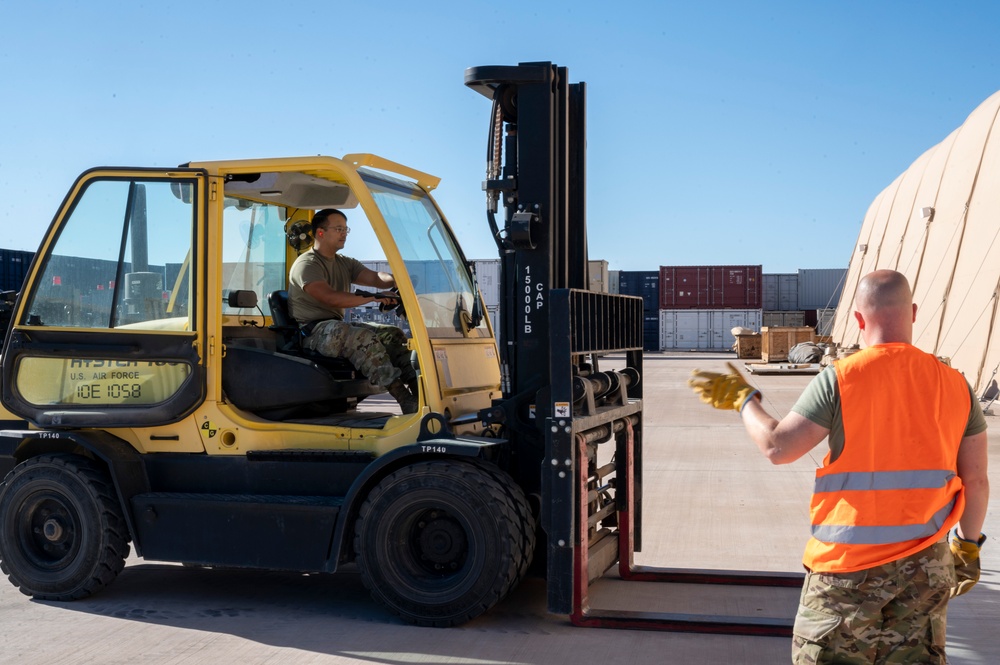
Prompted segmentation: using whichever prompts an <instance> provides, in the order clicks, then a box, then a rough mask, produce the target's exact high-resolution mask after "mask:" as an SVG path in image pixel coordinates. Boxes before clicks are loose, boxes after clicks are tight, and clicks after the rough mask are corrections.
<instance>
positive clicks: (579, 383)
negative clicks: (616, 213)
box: [0, 63, 801, 635]
mask: <svg viewBox="0 0 1000 665" xmlns="http://www.w3.org/2000/svg"><path fill="white" fill-rule="evenodd" d="M466 84H467V85H468V86H469V87H471V88H473V89H474V90H476V91H478V92H480V93H482V94H484V95H486V96H487V97H489V99H490V100H491V101H492V104H493V110H492V113H491V121H490V134H489V142H488V163H489V172H488V173H487V178H486V181H485V183H484V189H485V190H486V192H487V202H488V222H489V226H490V232H491V233H492V235H493V237H494V238H495V239H496V243H497V248H498V253H499V255H500V257H501V266H502V267H501V300H502V307H501V312H500V323H499V328H500V330H499V331H497V334H496V335H495V334H494V332H495V331H493V330H492V328H491V325H490V323H489V318H488V317H487V316H485V313H486V312H485V307H484V305H483V300H482V298H481V296H480V294H479V292H478V289H477V285H476V279H475V275H474V274H473V272H472V270H471V267H470V266H471V264H470V262H469V261H468V260H467V259H466V257H465V256H464V255H463V253H462V251H461V248H460V246H459V243H458V241H457V239H456V238H455V235H454V233H453V232H452V230H451V228H450V227H449V225H448V223H447V222H446V220H445V218H444V215H443V213H442V212H441V211H440V209H439V208H438V206H437V204H436V203H435V201H434V200H433V198H432V197H431V191H432V190H433V189H434V188H435V187H436V186H437V184H438V179H437V178H435V177H433V176H430V175H427V174H426V173H423V172H420V171H417V170H415V169H412V168H409V167H406V166H403V165H400V164H397V163H394V162H392V161H389V160H387V159H383V158H381V157H377V156H374V155H369V154H353V155H347V156H344V157H343V158H340V159H337V158H333V157H301V158H279V159H253V160H234V161H214V162H191V163H187V164H183V165H181V166H179V167H176V168H95V169H92V170H89V171H87V172H85V173H84V174H82V175H81V176H80V177H79V179H78V180H77V181H76V183H75V184H74V185H73V187H72V188H71V189H70V191H69V193H68V194H67V196H66V198H65V200H64V201H63V203H62V205H61V206H60V207H59V209H58V211H57V212H56V215H55V217H54V219H53V221H52V223H51V226H50V227H49V230H48V232H47V233H46V234H45V237H44V239H43V240H42V243H41V245H40V247H39V249H38V252H37V253H36V255H35V259H34V262H33V264H32V266H31V269H30V271H29V274H28V276H27V278H26V280H25V283H24V286H23V288H22V290H21V291H20V293H19V294H17V295H16V298H15V297H13V294H7V296H6V298H5V301H4V304H3V305H2V306H0V316H4V317H6V318H7V319H9V323H8V325H7V326H6V336H5V338H4V340H3V349H2V402H3V406H4V408H5V409H6V410H7V411H8V412H9V413H8V414H7V415H6V416H5V417H4V419H3V430H2V431H0V477H3V478H4V480H3V482H2V484H0V569H2V571H3V573H5V574H6V575H7V577H8V578H9V580H10V581H11V583H13V584H14V585H15V586H17V587H18V588H20V590H21V591H22V592H24V593H25V594H27V595H30V596H33V597H35V598H39V599H49V600H72V599H78V598H83V597H86V596H88V595H90V594H93V593H95V592H97V591H99V590H100V589H102V588H103V587H104V586H106V585H107V584H109V583H110V582H111V581H112V580H113V579H114V578H115V576H116V575H117V574H118V573H119V572H120V571H121V569H122V567H123V566H124V562H125V558H126V557H127V556H128V554H129V552H130V544H131V547H132V548H134V550H135V553H136V554H137V555H138V556H141V557H143V558H145V559H149V560H158V561H175V562H183V563H186V564H194V565H204V566H237V567H249V568H261V569H274V570H290V571H303V572H334V571H336V570H337V569H338V568H339V567H340V566H342V565H344V564H347V563H351V562H355V563H356V564H357V566H358V568H359V569H360V572H361V575H362V578H363V580H364V582H365V585H366V586H367V587H368V588H369V590H370V591H371V593H372V595H373V596H374V597H375V599H377V600H378V601H379V602H380V603H382V604H383V605H385V606H386V607H387V608H388V609H389V610H390V611H391V612H393V613H394V614H396V615H398V616H400V617H401V618H403V619H404V620H406V621H408V622H411V623H415V624H418V625H428V626H451V625H457V624H461V623H463V622H466V621H468V620H470V619H472V618H474V617H476V616H478V615H479V614H481V613H483V612H485V611H487V610H489V609H490V608H491V607H493V606H494V605H495V604H496V603H498V602H499V601H500V600H502V599H503V598H504V597H505V596H506V595H507V594H508V593H509V592H510V591H511V589H513V588H514V587H515V586H516V585H517V583H518V582H519V581H520V580H521V579H522V578H523V577H524V576H525V574H526V573H527V571H528V569H529V567H530V566H531V564H532V560H533V559H537V564H538V565H537V566H536V568H538V569H539V570H542V571H543V572H544V574H545V575H546V577H547V581H548V589H549V592H548V593H549V609H550V610H551V611H553V612H560V613H565V614H569V615H571V616H572V617H573V620H574V621H575V622H577V623H580V624H583V625H609V626H610V625H618V626H625V627H660V628H663V627H666V628H669V629H681V630H705V631H710V632H745V633H750V634H772V635H777V634H788V632H789V628H790V625H789V622H786V621H778V620H773V621H772V620H754V619H747V620H741V619H738V618H734V617H707V618H701V619H696V620H694V621H692V620H691V619H690V618H689V617H686V616H685V617H676V616H659V617H655V618H651V617H649V616H645V615H641V616H640V615H636V616H631V615H627V613H626V615H625V616H622V615H621V613H618V614H615V613H601V612H595V611H594V610H593V609H592V608H589V606H588V602H587V587H588V584H589V583H590V582H591V581H593V580H595V579H596V578H598V577H600V576H601V575H603V574H604V573H605V572H606V571H607V570H608V569H609V568H612V567H613V566H614V565H615V564H616V563H618V564H619V570H620V573H621V574H622V576H623V577H627V578H632V579H639V578H644V577H645V578H657V576H658V575H661V574H660V573H655V572H653V571H648V570H641V569H637V568H635V567H634V566H632V553H633V552H634V551H635V550H638V549H639V547H640V544H641V538H640V536H641V532H640V525H641V507H642V503H641V484H642V475H641V458H642V454H641V451H642V417H641V416H642V400H641V397H642V393H641V375H642V342H643V340H642V301H641V300H640V299H638V298H631V297H626V296H618V295H611V294H603V293H591V292H588V291H586V290H585V289H586V286H587V283H588V281H587V245H586V224H585V206H584V182H585V172H584V166H585V160H584V86H583V84H571V83H569V80H568V75H567V72H566V70H565V69H564V68H560V67H556V66H553V65H551V64H550V63H527V64H522V65H518V66H511V67H478V68H473V69H470V70H468V71H467V72H466ZM501 203H502V204H503V209H504V210H503V213H502V214H501V213H500V211H499V204H501ZM322 208H338V209H341V210H345V211H346V212H347V213H348V215H349V216H350V217H351V224H352V225H354V226H355V227H357V226H359V225H366V226H368V227H370V229H371V233H372V234H373V236H374V237H375V238H377V240H378V242H379V244H380V245H381V248H382V251H383V252H384V255H385V258H386V260H387V261H388V263H389V266H390V267H391V271H392V273H393V274H394V276H395V280H396V284H397V287H398V291H399V294H398V296H399V301H400V303H401V304H400V306H399V312H400V314H402V315H403V316H405V322H406V324H407V327H408V330H409V335H410V341H409V348H410V350H411V352H412V362H413V364H414V368H415V369H416V371H417V374H418V384H419V409H418V411H417V412H416V413H413V414H402V413H400V412H399V410H398V409H396V408H394V407H393V408H389V407H380V406H379V404H384V403H385V402H384V401H383V402H379V403H376V402H378V397H377V393H378V391H379V389H378V388H376V387H375V386H373V385H372V384H371V383H370V382H369V381H368V380H367V378H365V377H364V376H362V375H361V374H360V373H359V372H358V370H357V369H356V368H354V367H352V366H351V365H350V363H348V362H347V361H346V360H344V359H338V358H326V357H323V356H319V355H316V354H315V353H311V352H309V351H308V350H306V349H304V348H303V347H302V345H301V340H302V333H301V331H300V329H299V327H298V325H297V323H296V322H295V321H294V320H293V319H292V318H291V317H290V316H289V313H288V310H287V293H286V289H287V274H288V268H289V267H290V266H291V263H292V261H294V259H295V257H296V256H297V255H298V254H299V253H301V252H302V251H304V250H305V249H307V248H308V247H309V246H311V244H312V238H311V236H310V227H309V220H310V219H311V217H312V214H313V213H314V212H315V211H316V210H318V209H322ZM347 253H350V251H349V250H348V251H347ZM606 354H623V356H624V359H625V362H624V364H625V367H624V369H622V370H621V371H602V370H601V368H600V367H599V363H600V362H601V358H602V356H604V355H606ZM609 451H610V453H611V454H610V455H609V454H607V453H608V452H609ZM670 575H672V577H670V579H688V578H685V577H684V574H680V575H681V577H680V578H677V577H676V574H673V573H672V574H670ZM658 579H660V580H661V581H663V580H666V581H670V579H667V578H665V577H659V578H658ZM800 580H801V578H795V577H789V578H784V577H779V576H772V577H767V578H760V577H759V576H753V575H742V576H740V575H736V576H724V578H723V579H710V580H702V581H714V582H717V583H724V584H730V583H736V584H758V583H763V584H769V585H775V584H777V585H791V584H798V583H799V581H800Z"/></svg>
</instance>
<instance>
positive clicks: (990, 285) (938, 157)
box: [833, 92, 1000, 394]
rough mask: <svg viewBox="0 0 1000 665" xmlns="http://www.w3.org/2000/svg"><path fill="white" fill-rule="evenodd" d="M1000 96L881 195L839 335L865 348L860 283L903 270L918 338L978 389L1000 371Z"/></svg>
mask: <svg viewBox="0 0 1000 665" xmlns="http://www.w3.org/2000/svg"><path fill="white" fill-rule="evenodd" d="M998 111H1000V92H998V93H996V94H994V95H993V96H992V97H990V98H989V99H987V100H986V101H985V102H984V103H983V104H982V105H981V106H979V108H977V109H976V110H975V111H973V112H972V115H970V116H969V117H968V119H967V120H966V121H965V123H964V124H962V126H961V127H959V128H958V129H956V130H955V131H954V132H952V133H951V134H950V135H949V136H948V137H947V138H946V139H945V140H944V141H942V142H941V143H939V144H938V145H936V146H934V147H933V148H931V149H930V150H928V151H927V152H925V153H924V154H923V155H921V156H920V157H919V158H918V159H917V161H915V162H913V164H912V165H911V166H910V168H908V169H907V170H906V171H905V172H904V173H903V174H902V175H900V176H899V177H898V178H896V180H895V181H894V182H893V183H892V184H891V185H889V186H888V187H887V188H886V189H885V190H883V191H882V193H881V194H879V195H878V197H877V198H876V199H875V201H874V203H872V205H871V207H870V208H869V209H868V214H867V215H865V221H864V223H863V224H862V226H861V233H860V235H859V236H858V244H857V246H856V247H855V248H854V253H853V255H852V256H851V261H850V265H849V267H848V271H847V278H846V282H845V285H844V290H843V293H842V295H841V298H840V304H839V305H838V307H837V318H836V320H835V322H834V327H833V338H834V340H835V341H836V342H838V343H840V344H842V345H850V344H861V343H862V342H861V335H860V331H859V330H858V324H857V322H856V321H855V319H854V316H853V312H854V294H855V291H856V290H857V286H858V280H859V279H860V278H861V277H862V276H864V275H865V274H867V273H869V272H871V271H872V270H876V269H881V268H889V269H893V270H899V271H900V272H902V273H903V274H905V275H906V276H907V278H908V279H909V280H910V285H911V286H912V287H913V294H914V301H915V302H916V303H917V306H918V309H917V320H916V323H915V324H914V329H913V335H914V340H913V343H914V344H915V345H916V346H918V347H920V348H921V349H923V350H925V351H929V352H932V353H934V354H936V355H938V356H942V357H948V358H950V359H951V364H952V366H953V367H955V368H957V369H958V370H960V371H961V372H962V373H963V374H965V377H966V378H967V379H968V381H969V383H970V384H972V386H973V388H975V390H976V392H977V393H979V394H982V393H983V391H984V390H985V389H986V388H987V387H989V386H990V385H991V383H992V382H993V380H994V379H995V378H997V377H996V374H997V369H998V367H1000V321H998V320H997V315H998V311H997V291H998V289H1000V121H998Z"/></svg>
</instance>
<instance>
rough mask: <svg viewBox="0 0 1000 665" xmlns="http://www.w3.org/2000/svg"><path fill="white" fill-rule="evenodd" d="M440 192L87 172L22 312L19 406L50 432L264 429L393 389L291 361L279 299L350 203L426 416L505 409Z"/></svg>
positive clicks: (14, 333)
mask: <svg viewBox="0 0 1000 665" xmlns="http://www.w3.org/2000/svg"><path fill="white" fill-rule="evenodd" d="M437 183H438V179H437V178H434V177H432V176H429V175H427V174H424V173H420V172H418V171H415V170H412V169H409V168H407V167H403V166H401V165H398V164H394V163H393V162H389V161H388V160H384V159H382V158H379V157H375V156H373V155H348V156H347V157H345V158H344V159H342V160H341V159H335V158H331V157H309V158H282V159H266V160H241V161H227V162H202V163H191V164H185V165H182V166H181V167H179V168H177V169H170V170H160V169H119V168H101V169H94V170H92V171H89V172H87V173H84V174H83V175H82V176H81V177H80V178H79V179H78V181H77V183H76V184H75V185H74V188H73V189H72V191H71V192H70V194H69V195H68V196H67V199H66V201H65V202H64V204H63V206H62V208H61V209H60V211H59V213H58V214H57V216H56V218H55V220H54V221H53V223H52V225H51V227H50V229H49V231H48V233H47V236H46V239H45V241H44V242H43V244H42V246H41V248H40V251H39V253H38V257H37V259H36V262H35V264H36V265H34V266H33V268H32V271H31V273H30V275H29V277H28V279H27V280H26V283H25V288H24V292H23V293H22V294H21V297H20V300H19V302H18V305H17V307H16V308H15V310H16V311H15V312H14V315H13V318H14V325H13V326H12V328H11V332H10V334H9V338H8V339H7V344H6V348H5V353H6V359H5V363H4V366H3V373H4V376H3V380H4V391H3V394H4V398H3V399H4V403H5V404H6V405H7V406H8V408H11V409H12V410H13V411H14V412H17V413H23V414H25V415H26V417H27V418H28V419H29V420H31V421H32V422H34V423H35V424H37V425H40V426H44V427H53V426H63V427H66V426H72V427H108V426H153V425H161V424H165V423H171V422H177V421H179V420H181V419H182V418H184V417H186V416H187V415H190V414H191V413H192V412H194V411H195V410H197V409H199V408H201V407H202V405H203V404H206V403H224V404H227V405H228V406H229V407H235V411H236V414H235V415H236V416H238V415H239V413H241V412H243V413H246V414H247V415H248V416H252V417H253V418H255V419H264V420H294V419H302V418H310V417H324V418H330V417H336V416H337V414H350V412H352V411H353V410H354V407H355V406H356V405H357V403H358V401H359V400H361V399H364V398H365V397H367V396H369V395H371V394H374V393H376V392H379V389H378V388H377V387H375V386H372V385H371V384H370V383H369V382H368V381H367V379H366V378H364V377H363V376H361V375H360V374H358V373H357V372H356V370H354V368H352V367H350V365H349V364H348V363H346V361H343V362H338V361H330V362H327V361H326V360H324V359H320V360H319V361H317V359H316V358H310V357H306V355H305V354H302V353H297V352H295V351H294V350H293V349H290V348H289V347H288V344H287V335H286V334H285V333H286V331H282V330H281V320H280V319H281V313H280V312H276V311H274V310H273V309H272V305H271V303H270V302H269V300H270V301H271V302H277V301H276V300H275V298H276V297H277V296H276V295H275V294H280V292H281V291H283V290H285V289H286V287H287V274H288V268H289V267H290V266H291V264H292V262H293V261H294V260H295V258H296V257H297V256H298V255H299V254H300V253H301V252H303V251H305V250H306V249H308V248H309V247H310V246H311V245H312V238H311V234H310V233H309V224H308V222H309V220H310V218H311V216H312V213H313V211H314V210H317V209H320V208H325V207H336V208H339V209H343V210H346V211H347V213H348V215H349V216H350V217H351V223H352V227H353V228H354V229H356V230H361V229H367V231H365V232H361V233H355V234H353V235H352V238H351V245H350V246H349V248H348V250H347V252H349V253H350V254H352V255H355V256H358V255H359V254H360V257H361V258H364V256H365V254H368V253H376V252H379V253H382V254H383V255H384V256H385V257H386V259H387V262H388V266H389V270H390V271H391V272H392V273H393V274H394V276H395V278H396V281H397V285H398V288H399V290H400V294H401V299H402V303H403V306H404V308H405V311H406V313H407V314H408V316H407V319H406V321H405V322H403V321H400V323H403V324H404V326H405V327H404V331H405V332H407V333H408V335H409V336H410V348H411V350H412V351H413V352H414V357H415V362H416V363H417V364H418V366H419V372H420V378H421V386H422V387H421V391H420V392H421V399H422V405H424V406H427V407H430V408H431V409H432V410H434V411H438V412H440V413H445V414H446V417H448V418H453V417H457V416H459V415H465V414H468V413H472V412H476V411H478V410H480V409H483V408H486V407H488V406H490V403H491V400H492V399H493V398H494V397H497V396H499V383H500V370H499V361H498V354H497V348H496V342H495V341H494V339H493V335H492V331H491V330H490V328H489V323H488V317H484V316H482V314H481V312H482V311H483V307H482V303H481V300H480V297H479V294H478V291H477V288H476V286H475V282H474V278H473V276H472V274H471V272H470V270H469V267H468V263H467V261H466V259H465V257H464V256H463V255H462V253H461V250H460V248H459V246H458V243H457V242H456V240H455V239H454V236H453V234H452V232H451V229H450V228H449V227H448V225H447V222H446V221H445V220H444V218H443V216H442V215H441V213H440V212H439V210H438V208H437V206H436V204H435V203H434V201H433V200H432V199H431V197H430V195H429V192H430V191H431V190H432V189H433V188H434V187H435V186H436V185H437ZM366 221H367V224H366V223H365V222H366ZM231 294H237V296H238V297H231ZM276 324H277V325H276ZM109 369H110V370H112V371H108V370H109ZM391 415H392V414H387V416H391ZM404 419H408V418H407V417H404ZM412 420H413V421H414V423H413V424H414V426H416V425H418V424H419V419H417V418H413V419H412ZM381 422H382V426H384V423H385V422H386V418H383V419H382V421H381ZM376 426H377V425H376ZM467 427H470V428H471V429H473V430H475V428H476V427H477V425H475V424H473V425H470V426H467Z"/></svg>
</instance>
